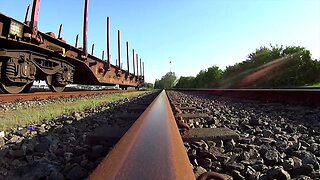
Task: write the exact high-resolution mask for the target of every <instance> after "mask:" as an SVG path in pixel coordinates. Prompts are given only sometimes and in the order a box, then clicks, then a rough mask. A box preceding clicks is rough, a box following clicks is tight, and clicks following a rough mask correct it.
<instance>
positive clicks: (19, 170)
mask: <svg viewBox="0 0 320 180" xmlns="http://www.w3.org/2000/svg"><path fill="white" fill-rule="evenodd" d="M156 95H157V93H156V92H144V93H142V94H139V95H137V96H135V97H131V98H122V99H121V100H117V101H114V102H108V103H103V104H101V105H99V106H95V107H90V108H87V109H85V110H84V111H81V112H77V111H75V112H72V113H71V114H68V115H62V116H61V117H59V118H54V119H50V120H44V121H42V122H41V123H36V124H33V125H32V126H31V127H28V126H21V127H20V128H13V129H10V130H7V131H5V134H4V136H2V135H1V134H0V136H2V137H0V179H85V178H87V176H88V175H89V174H90V172H91V171H92V170H94V168H95V167H96V166H97V165H98V164H99V163H100V161H101V160H102V159H103V158H104V157H105V156H106V154H107V153H108V152H109V151H110V149H112V147H113V146H114V145H115V143H116V141H115V140H114V139H112V140H110V141H109V140H105V141H100V142H95V143H92V142H89V141H88V138H87V137H88V135H89V134H91V133H92V132H94V131H95V130H96V129H98V128H100V127H101V126H109V127H110V128H112V127H115V128H117V127H125V128H129V127H130V126H131V125H132V124H133V123H134V121H135V120H136V117H137V116H139V115H140V114H141V113H142V112H143V111H144V109H145V108H146V107H147V106H148V103H151V101H152V100H153V99H154V98H155V97H156ZM137 107H139V108H137ZM132 114H135V116H133V115H132Z"/></svg>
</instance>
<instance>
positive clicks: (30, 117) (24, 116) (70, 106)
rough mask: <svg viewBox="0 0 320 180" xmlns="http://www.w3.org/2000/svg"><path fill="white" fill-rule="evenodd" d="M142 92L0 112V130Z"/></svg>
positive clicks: (81, 109) (78, 110) (66, 113)
mask: <svg viewBox="0 0 320 180" xmlns="http://www.w3.org/2000/svg"><path fill="white" fill-rule="evenodd" d="M143 93H144V92H141V91H139V92H131V93H122V94H118V93H117V94H108V95H104V96H99V97H92V98H87V99H79V100H76V101H72V102H64V103H61V102H53V103H50V104H47V105H45V106H37V107H31V108H28V109H15V110H8V111H4V112H0V122H1V123H0V130H6V129H9V128H15V127H21V126H26V125H28V124H33V123H38V122H41V121H43V120H46V119H47V120H49V119H54V118H56V117H59V116H62V115H68V114H70V113H72V112H80V111H83V110H85V109H87V108H96V107H97V106H100V105H103V104H105V103H109V102H114V101H118V100H121V99H124V98H131V97H135V96H138V95H140V94H143Z"/></svg>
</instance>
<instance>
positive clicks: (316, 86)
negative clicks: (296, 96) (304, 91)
mask: <svg viewBox="0 0 320 180" xmlns="http://www.w3.org/2000/svg"><path fill="white" fill-rule="evenodd" d="M303 87H306V88H320V82H319V83H315V84H311V85H310V84H308V85H304V86H303Z"/></svg>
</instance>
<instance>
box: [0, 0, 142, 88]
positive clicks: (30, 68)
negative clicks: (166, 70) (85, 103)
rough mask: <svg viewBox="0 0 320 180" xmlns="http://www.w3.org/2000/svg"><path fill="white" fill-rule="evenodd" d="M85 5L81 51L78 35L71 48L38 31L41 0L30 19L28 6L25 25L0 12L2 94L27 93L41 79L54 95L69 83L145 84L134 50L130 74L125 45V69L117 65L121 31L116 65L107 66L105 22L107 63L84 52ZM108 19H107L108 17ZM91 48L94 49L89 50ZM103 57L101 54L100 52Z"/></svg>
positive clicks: (85, 44) (108, 54) (62, 40)
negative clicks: (78, 45)
mask: <svg viewBox="0 0 320 180" xmlns="http://www.w3.org/2000/svg"><path fill="white" fill-rule="evenodd" d="M88 3H89V0H85V8H84V9H85V10H84V27H83V48H78V47H77V44H78V36H77V38H76V43H75V45H74V46H72V45H70V44H67V43H66V41H65V40H64V39H63V38H61V28H62V27H61V26H60V29H59V36H58V37H55V34H54V33H52V32H48V33H43V32H40V31H39V30H38V15H39V9H40V0H34V1H33V7H32V12H31V20H30V21H28V14H29V7H30V6H29V7H28V9H27V13H26V17H25V22H23V23H22V22H19V21H17V20H15V19H13V18H11V17H9V16H6V15H4V14H1V13H0V88H1V90H2V91H3V92H5V93H21V92H27V91H29V90H30V88H31V86H32V84H33V82H34V81H37V80H44V81H46V83H47V85H48V86H49V88H50V89H51V90H52V91H54V92H61V91H63V90H64V89H65V87H66V85H68V84H83V85H116V84H119V86H120V88H122V89H126V88H127V87H135V88H139V87H141V85H142V84H143V82H144V65H143V67H142V65H141V59H140V74H139V63H138V55H137V59H136V71H135V65H134V63H135V60H134V57H135V54H134V50H133V58H132V59H133V67H134V68H133V71H134V72H133V73H130V72H129V55H128V53H129V52H128V43H127V65H128V68H127V70H124V69H122V68H121V63H120V32H119V31H118V51H119V52H118V64H117V65H112V64H111V63H110V61H111V59H110V49H109V48H110V44H109V43H110V37H109V36H110V29H109V28H110V25H109V20H108V28H107V30H108V33H107V35H108V37H107V38H108V41H107V43H108V44H107V47H108V48H107V55H106V56H107V57H106V60H104V59H103V57H102V59H100V58H97V57H95V56H93V49H92V54H88V52H87V32H88V30H87V29H88V28H87V24H88V22H87V21H88ZM108 19H109V18H108ZM92 48H94V47H92ZM103 55H104V52H103Z"/></svg>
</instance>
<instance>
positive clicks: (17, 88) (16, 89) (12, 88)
mask: <svg viewBox="0 0 320 180" xmlns="http://www.w3.org/2000/svg"><path fill="white" fill-rule="evenodd" d="M25 87H26V84H15V85H6V84H4V83H0V88H1V90H2V91H3V92H4V93H8V94H18V93H21V92H22V91H23V90H24V88H25Z"/></svg>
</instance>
